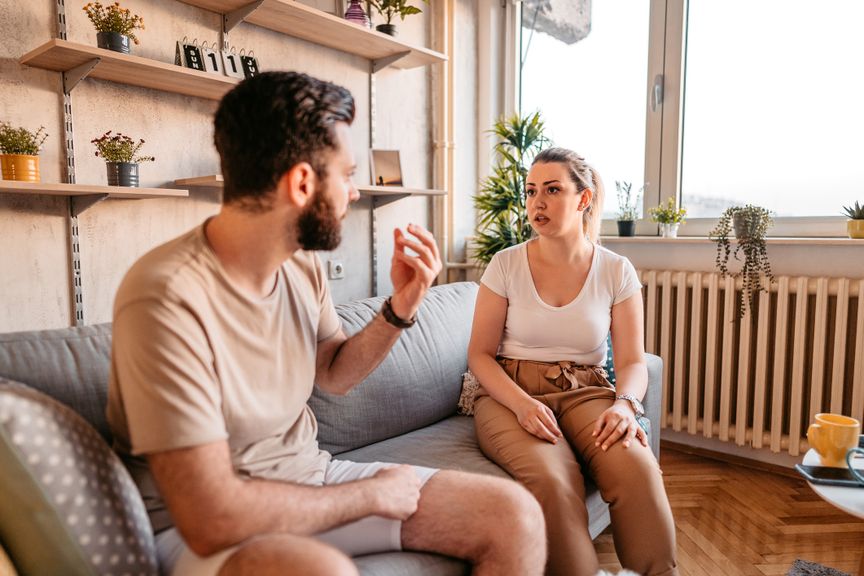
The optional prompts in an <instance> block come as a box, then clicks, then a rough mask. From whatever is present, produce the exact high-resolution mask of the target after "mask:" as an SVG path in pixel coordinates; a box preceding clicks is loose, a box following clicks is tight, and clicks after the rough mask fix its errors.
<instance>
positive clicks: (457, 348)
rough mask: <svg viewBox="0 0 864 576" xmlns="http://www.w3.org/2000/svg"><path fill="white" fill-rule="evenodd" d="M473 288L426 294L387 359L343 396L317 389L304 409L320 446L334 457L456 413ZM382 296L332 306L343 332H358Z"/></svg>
mask: <svg viewBox="0 0 864 576" xmlns="http://www.w3.org/2000/svg"><path fill="white" fill-rule="evenodd" d="M476 296H477V284H475V283H473V282H459V283H455V284H444V285H442V286H435V287H433V288H431V289H430V290H429V292H428V294H427V295H426V298H425V299H424V300H423V304H422V305H421V307H420V310H419V312H418V314H417V324H416V325H415V326H413V327H411V328H409V329H407V330H404V331H403V332H402V335H401V336H400V337H399V340H398V341H397V342H396V344H395V345H394V346H393V349H392V350H391V351H390V354H389V355H388V356H387V358H386V359H385V360H384V361H383V362H382V363H381V364H380V365H379V366H378V368H376V369H375V371H374V372H372V374H370V375H369V377H367V378H366V380H364V381H363V382H362V383H361V384H359V385H358V386H357V387H355V388H354V389H353V390H352V391H351V392H349V393H348V394H346V395H345V396H333V395H330V394H327V393H325V392H322V391H320V390H318V389H317V388H316V389H315V391H314V392H313V393H312V398H311V399H310V400H309V405H310V406H311V407H312V410H313V411H314V412H315V416H316V417H317V419H318V439H319V441H320V444H321V448H323V449H324V450H328V451H330V452H331V453H333V454H339V453H340V452H345V451H346V450H352V449H354V448H359V447H361V446H366V445H368V444H372V443H374V442H378V441H380V440H384V439H386V438H392V437H393V436H398V435H400V434H404V433H406V432H410V431H412V430H416V429H418V428H422V427H424V426H428V425H429V424H432V423H434V422H438V421H439V420H442V419H444V418H446V417H448V416H450V415H452V414H455V412H456V406H457V404H458V403H459V394H460V392H461V390H462V374H463V373H464V372H465V371H466V370H467V368H468V340H469V339H470V337H471V320H472V318H473V315H474V300H475V299H476ZM383 301H384V298H380V297H377V298H367V299H364V300H358V301H355V302H350V303H348V304H340V305H339V306H337V307H336V310H337V312H338V313H339V316H340V318H341V319H342V326H343V328H344V330H345V333H346V334H348V335H351V334H354V333H356V332H358V331H360V330H361V329H362V328H363V327H364V326H366V324H368V323H369V321H371V320H372V319H373V318H374V317H375V315H376V314H377V313H378V310H380V308H381V304H382V302H383Z"/></svg>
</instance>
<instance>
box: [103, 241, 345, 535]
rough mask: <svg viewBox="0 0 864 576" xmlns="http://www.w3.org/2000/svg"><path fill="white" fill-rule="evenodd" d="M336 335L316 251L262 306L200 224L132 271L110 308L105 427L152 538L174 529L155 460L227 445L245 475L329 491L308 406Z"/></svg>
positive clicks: (299, 259)
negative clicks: (323, 354) (324, 348)
mask: <svg viewBox="0 0 864 576" xmlns="http://www.w3.org/2000/svg"><path fill="white" fill-rule="evenodd" d="M339 328H340V322H339V318H338V316H337V315H336V311H335V309H334V307H333V303H332V300H331V298H330V293H329V290H328V287H327V283H326V281H325V280H324V274H323V270H322V266H321V262H320V260H319V259H318V257H317V256H316V255H315V254H314V253H313V252H305V251H298V252H297V253H295V254H294V256H292V257H291V258H290V259H289V260H287V261H286V262H285V263H284V264H283V265H282V266H281V268H280V269H279V272H278V275H277V279H276V285H275V287H274V288H273V291H272V293H270V294H269V295H268V296H266V297H264V298H255V297H253V296H250V295H248V294H246V293H243V292H241V291H240V290H238V289H237V288H236V287H235V286H233V285H232V283H231V281H230V279H229V278H228V276H227V275H226V273H225V270H224V269H223V267H222V265H221V264H220V262H219V260H218V259H217V257H216V255H215V254H214V253H213V251H212V249H211V248H210V246H209V245H208V243H207V240H206V238H205V236H204V227H203V226H199V227H198V228H196V229H195V230H192V231H190V232H188V233H187V234H185V235H183V236H181V237H180V238H177V239H175V240H173V241H171V242H169V243H167V244H164V245H163V246H160V247H158V248H156V249H155V250H153V251H152V252H150V253H149V254H147V255H145V256H144V257H143V258H141V259H140V260H139V261H138V262H137V263H136V264H135V265H134V266H133V267H132V269H131V270H130V271H129V272H128V273H127V275H126V277H125V278H124V279H123V282H122V284H121V286H120V289H119V291H118V293H117V298H116V301H115V303H114V325H113V342H112V354H111V377H110V382H109V389H108V422H109V424H110V425H111V430H112V433H113V434H114V438H115V445H116V448H117V450H118V452H120V454H121V455H123V456H124V459H125V460H126V461H127V464H128V465H129V467H130V470H131V471H132V475H133V477H134V478H135V480H136V483H137V484H138V487H139V489H141V491H142V495H143V496H144V500H145V503H146V504H147V509H148V511H149V512H150V516H151V521H152V522H153V528H154V530H155V531H156V532H159V531H161V530H162V529H164V528H166V527H168V526H170V525H171V520H170V518H169V517H168V514H167V511H166V510H165V507H164V504H163V503H162V501H161V498H160V497H159V495H158V492H157V491H156V489H155V486H154V485H153V482H152V478H151V477H150V475H149V472H148V471H147V465H146V461H145V460H144V459H143V457H142V456H143V455H146V454H149V453H153V452H162V451H165V450H171V449H175V448H185V447H191V446H198V445H202V444H207V443H211V442H217V441H221V440H227V441H228V445H229V447H230V450H231V460H232V462H233V464H234V468H235V470H236V471H237V473H238V474H239V475H241V476H245V477H257V478H269V479H279V480H285V481H291V482H298V483H304V484H321V483H323V480H324V470H325V468H326V465H327V463H328V462H329V460H330V455H329V454H328V453H327V452H324V451H321V450H319V448H318V442H317V440H316V436H317V432H318V428H317V423H316V421H315V416H314V415H313V414H312V411H311V410H310V409H309V407H308V405H307V403H306V402H307V400H308V399H309V396H310V395H311V393H312V387H313V383H314V379H315V360H316V349H317V343H318V342H320V341H322V340H325V339H327V338H330V337H332V336H333V335H335V334H336V332H337V331H338V330H339Z"/></svg>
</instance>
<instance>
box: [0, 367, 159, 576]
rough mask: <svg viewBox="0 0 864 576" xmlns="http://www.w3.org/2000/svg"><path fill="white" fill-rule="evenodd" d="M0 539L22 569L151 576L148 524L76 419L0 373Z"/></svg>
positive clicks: (121, 475) (90, 432) (110, 458)
mask: <svg viewBox="0 0 864 576" xmlns="http://www.w3.org/2000/svg"><path fill="white" fill-rule="evenodd" d="M0 540H2V542H3V546H4V547H5V548H6V550H7V551H8V552H9V555H10V556H11V557H12V561H13V562H14V563H15V566H16V568H17V569H18V571H19V572H20V573H22V574H64V575H78V574H82V575H84V574H88V575H93V574H98V575H101V576H108V575H114V576H121V575H129V576H139V575H141V576H156V575H157V574H158V573H159V570H158V564H157V560H156V551H155V545H154V542H153V534H152V530H151V528H150V522H149V520H148V519H147V513H146V511H145V509H144V504H143V502H142V501H141V496H140V494H139V493H138V489H137V488H136V487H135V484H134V483H133V482H132V479H131V477H130V476H129V473H128V472H127V471H126V469H125V468H124V466H123V464H122V462H121V461H120V459H119V458H118V457H117V456H116V455H115V454H114V452H112V451H111V449H110V448H109V447H108V445H107V444H106V443H105V441H104V440H103V439H102V437H101V436H99V434H98V433H97V432H96V430H95V429H94V428H93V427H92V426H90V425H89V424H88V423H87V422H86V421H85V420H84V419H83V418H81V417H80V416H79V415H78V414H76V413H75V412H74V411H73V410H71V409H70V408H68V407H66V406H64V405H63V404H60V403H59V402H57V401H56V400H53V399H51V398H49V397H48V396H46V395H44V394H42V393H41V392H38V391H36V390H34V389H32V388H29V387H27V386H24V385H23V384H18V383H16V382H11V381H9V380H5V379H3V378H0Z"/></svg>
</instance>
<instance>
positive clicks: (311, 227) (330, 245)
mask: <svg viewBox="0 0 864 576" xmlns="http://www.w3.org/2000/svg"><path fill="white" fill-rule="evenodd" d="M323 188H324V187H323V186H320V187H319V188H318V189H317V190H316V191H315V194H314V196H313V197H312V203H311V204H309V205H308V206H307V207H306V209H305V210H303V212H302V213H301V214H300V218H299V219H298V220H297V241H298V242H299V243H300V247H301V248H303V250H334V249H336V248H337V247H338V246H339V243H340V242H342V222H341V221H340V219H339V217H338V216H336V210H335V209H334V208H333V206H332V205H331V204H330V203H329V202H328V201H327V200H326V198H324V194H323Z"/></svg>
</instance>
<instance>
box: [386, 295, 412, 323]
mask: <svg viewBox="0 0 864 576" xmlns="http://www.w3.org/2000/svg"><path fill="white" fill-rule="evenodd" d="M381 315H382V316H384V320H386V321H387V323H388V324H390V325H391V326H395V327H396V328H399V329H405V328H410V327H411V326H413V325H414V324H416V323H417V316H416V315H415V316H414V317H413V318H411V319H410V320H403V319H402V318H400V317H399V316H397V315H396V313H395V312H393V306H392V305H391V304H390V298H387V300H385V301H384V304H382V305H381Z"/></svg>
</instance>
